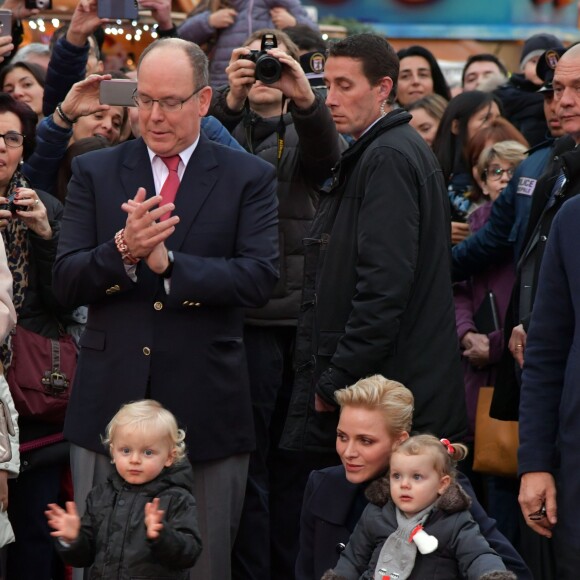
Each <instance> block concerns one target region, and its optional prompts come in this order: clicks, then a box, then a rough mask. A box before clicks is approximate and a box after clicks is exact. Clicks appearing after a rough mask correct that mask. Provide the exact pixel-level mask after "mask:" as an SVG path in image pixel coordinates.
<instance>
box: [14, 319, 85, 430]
mask: <svg viewBox="0 0 580 580" xmlns="http://www.w3.org/2000/svg"><path fill="white" fill-rule="evenodd" d="M11 348H12V362H11V364H10V367H9V369H8V373H7V375H6V380H7V381H8V386H9V387H10V392H11V393H12V398H13V399H14V406H15V407H16V410H17V411H18V414H19V415H20V416H21V417H34V418H36V419H41V420H43V421H47V422H49V423H60V422H62V421H63V420H64V415H65V412H66V407H67V404H68V400H69V397H70V390H71V386H72V383H73V380H74V375H75V371H76V362H77V348H76V345H75V343H74V341H73V339H72V337H71V336H70V335H67V334H63V335H62V336H60V337H59V338H58V340H56V339H51V338H46V337H44V336H41V335H40V334H37V333H36V332H32V331H30V330H27V329H25V328H23V327H22V326H20V325H18V326H16V328H15V329H14V330H13V331H12V347H11Z"/></svg>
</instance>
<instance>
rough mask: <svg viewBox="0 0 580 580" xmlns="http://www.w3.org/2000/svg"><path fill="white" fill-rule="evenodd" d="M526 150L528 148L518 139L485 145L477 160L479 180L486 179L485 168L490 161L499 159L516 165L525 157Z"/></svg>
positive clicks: (487, 167)
mask: <svg viewBox="0 0 580 580" xmlns="http://www.w3.org/2000/svg"><path fill="white" fill-rule="evenodd" d="M527 151H528V148H527V147H526V146H525V145H523V144H522V143H520V142H518V141H499V142H498V143H494V144H493V145H490V146H489V147H486V148H485V149H484V150H483V151H482V152H481V154H480V155H479V159H478V160H477V172H478V173H479V175H480V176H481V180H482V181H484V182H485V181H486V180H487V170H488V169H489V165H490V163H491V162H492V161H495V160H496V159H501V160H502V161H507V162H508V163H511V164H512V165H513V166H514V167H516V166H517V165H519V164H520V163H521V162H522V161H523V160H524V159H525V158H526V153H527Z"/></svg>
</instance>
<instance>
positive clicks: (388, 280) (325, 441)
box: [282, 34, 466, 450]
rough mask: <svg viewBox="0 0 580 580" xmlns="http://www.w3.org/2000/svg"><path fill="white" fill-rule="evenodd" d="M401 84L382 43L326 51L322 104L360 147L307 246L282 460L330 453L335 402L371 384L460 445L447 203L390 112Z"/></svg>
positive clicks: (420, 151) (324, 202)
mask: <svg viewBox="0 0 580 580" xmlns="http://www.w3.org/2000/svg"><path fill="white" fill-rule="evenodd" d="M363 63H364V67H363ZM367 70H370V71H372V74H369V73H368V72H367ZM397 75H398V63H397V60H396V55H394V53H393V52H392V48H391V47H390V45H389V44H388V43H387V42H386V41H385V40H384V39H382V38H380V37H378V36H375V35H372V34H361V35H354V36H351V37H349V38H347V39H345V40H343V41H340V42H338V43H335V44H333V45H332V46H331V49H330V55H329V58H328V60H327V65H326V71H325V81H326V83H327V86H328V97H327V101H326V104H327V105H328V106H329V107H330V109H331V113H332V115H333V118H334V120H335V123H336V125H337V128H338V130H339V131H340V132H342V133H351V134H352V135H353V136H354V137H355V138H356V139H357V140H356V142H355V143H354V145H352V146H351V147H350V148H349V149H348V150H347V151H346V152H345V153H344V154H343V156H342V159H341V161H340V163H339V165H338V167H337V169H336V170H335V174H334V180H333V183H332V185H331V187H330V189H329V190H328V191H327V192H326V193H325V194H323V195H322V196H321V201H320V206H319V210H318V212H317V215H316V218H315V220H314V223H313V226H312V229H311V233H310V235H309V237H308V238H307V240H305V244H306V260H305V279H304V289H303V302H302V311H301V314H300V319H299V322H298V331H297V339H296V340H297V343H296V379H295V383H294V391H293V398H292V401H291V406H290V411H289V414H288V418H287V422H286V427H285V433H284V437H283V440H282V445H283V446H284V447H286V448H290V449H304V448H306V449H312V450H322V449H327V448H334V444H335V438H336V431H335V430H336V413H335V412H334V413H333V412H330V409H331V408H332V406H333V404H334V391H335V390H337V389H340V388H343V387H346V386H348V385H351V384H353V383H354V382H356V381H357V380H359V379H360V378H363V377H366V376H369V375H372V374H375V373H378V374H382V375H383V376H385V377H388V378H390V379H394V380H397V381H400V382H402V383H404V384H405V385H407V386H408V387H409V388H410V389H411V391H412V392H413V395H414V397H415V414H414V417H415V423H414V428H415V429H416V430H418V431H426V432H431V433H434V434H438V435H440V436H442V435H443V434H446V436H449V437H461V435H462V434H463V432H464V429H465V427H466V418H465V402H464V392H463V382H462V377H461V370H460V367H459V351H458V344H457V334H456V330H455V313H454V309H453V300H452V292H451V276H450V246H451V241H450V231H449V202H448V198H447V192H446V190H445V185H444V182H443V176H442V173H441V169H440V168H439V165H438V163H437V160H436V159H435V156H434V155H433V153H432V152H431V150H430V149H429V147H428V146H427V145H426V144H425V142H424V141H423V140H422V139H421V137H420V136H419V135H418V134H417V132H416V131H415V130H414V129H413V128H412V127H410V126H409V120H410V119H411V116H410V115H409V114H408V113H407V112H405V111H403V110H400V109H399V110H395V111H390V112H387V111H388V110H389V109H390V107H389V105H390V103H391V102H392V99H393V96H394V95H393V93H394V86H396V81H397ZM369 79H372V80H369ZM376 79H378V81H377V80H376ZM322 409H325V410H326V412H325V411H323V410H322Z"/></svg>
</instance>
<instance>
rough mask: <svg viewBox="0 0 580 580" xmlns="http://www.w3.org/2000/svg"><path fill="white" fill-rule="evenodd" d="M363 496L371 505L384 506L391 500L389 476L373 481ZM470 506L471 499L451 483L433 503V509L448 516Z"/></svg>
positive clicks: (458, 486) (461, 489)
mask: <svg viewBox="0 0 580 580" xmlns="http://www.w3.org/2000/svg"><path fill="white" fill-rule="evenodd" d="M365 495H366V496H367V499H368V500H369V501H370V502H371V503H372V504H375V505H377V506H379V507H383V506H384V505H386V504H387V503H388V502H389V501H390V499H391V486H390V483H389V475H388V474H387V475H384V476H383V477H381V478H379V479H377V480H375V481H373V482H372V483H371V484H370V485H369V486H368V487H367V490H366V492H365ZM470 506H471V498H470V497H469V496H468V495H467V494H466V493H465V491H464V490H463V488H462V487H461V486H460V485H459V484H458V483H452V484H451V485H450V486H449V487H448V488H447V489H446V490H445V491H444V492H443V495H441V497H440V498H439V499H438V500H437V501H436V502H435V508H437V509H440V510H441V511H444V512H447V513H450V514H453V513H456V512H460V511H463V510H466V509H469V508H470Z"/></svg>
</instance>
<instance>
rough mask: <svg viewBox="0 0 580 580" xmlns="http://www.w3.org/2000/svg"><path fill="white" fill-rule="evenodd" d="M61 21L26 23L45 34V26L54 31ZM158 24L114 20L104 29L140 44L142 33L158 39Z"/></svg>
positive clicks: (31, 21) (54, 19)
mask: <svg viewBox="0 0 580 580" xmlns="http://www.w3.org/2000/svg"><path fill="white" fill-rule="evenodd" d="M61 24H62V21H61V20H60V19H59V18H52V19H46V20H45V19H44V18H42V17H39V18H36V19H34V20H32V19H30V20H29V21H28V26H29V27H30V29H31V30H38V31H39V32H42V33H45V32H46V27H47V26H52V27H53V28H54V29H56V28H59V26H61ZM158 26H159V25H158V24H153V25H151V24H140V23H139V22H138V21H137V20H132V21H131V22H130V23H129V22H127V21H123V20H116V21H115V23H114V24H113V25H112V26H111V25H109V26H107V27H105V29H104V32H105V34H107V35H111V36H124V37H125V38H126V39H127V40H129V41H133V40H134V41H136V42H140V41H141V40H143V39H144V37H143V35H144V33H149V36H150V37H151V38H153V39H155V38H158V36H159V34H158V33H157V27H158Z"/></svg>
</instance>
